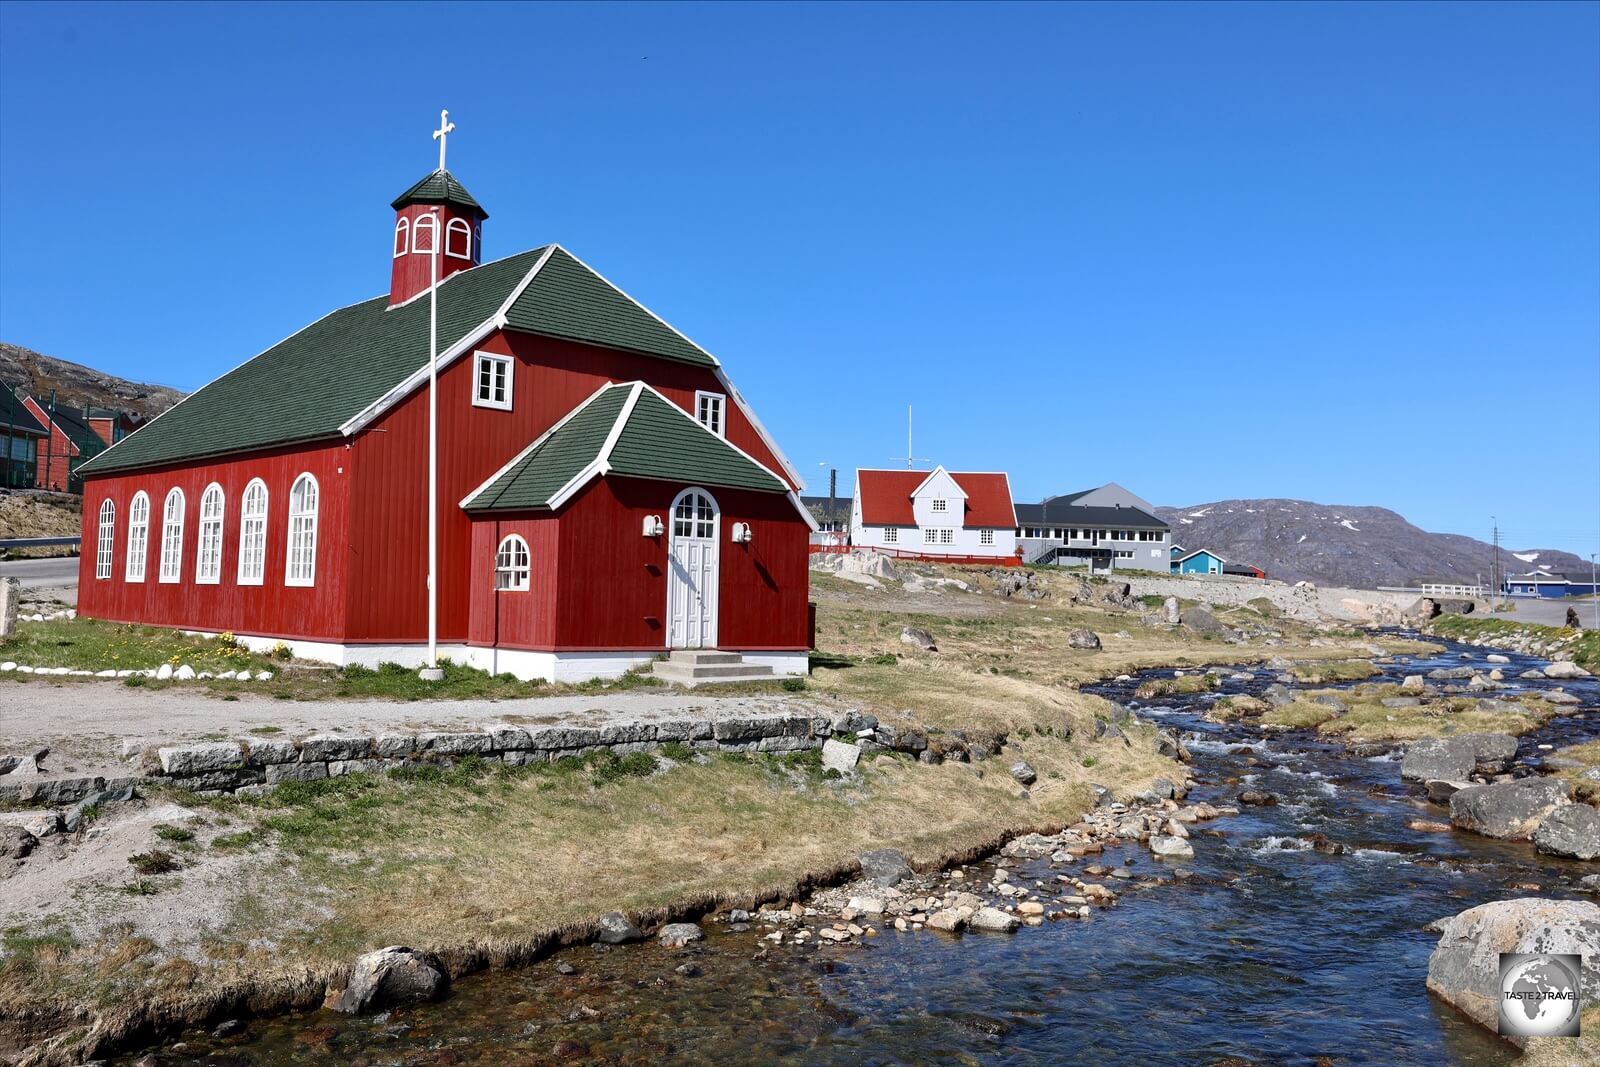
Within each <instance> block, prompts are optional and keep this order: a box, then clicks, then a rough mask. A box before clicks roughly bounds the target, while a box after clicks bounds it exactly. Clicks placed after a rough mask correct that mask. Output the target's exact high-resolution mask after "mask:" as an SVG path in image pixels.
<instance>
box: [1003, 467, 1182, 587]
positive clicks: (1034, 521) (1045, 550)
mask: <svg viewBox="0 0 1600 1067" xmlns="http://www.w3.org/2000/svg"><path fill="white" fill-rule="evenodd" d="M1014 507H1015V509H1016V513H1017V544H1018V546H1019V547H1020V548H1021V550H1022V558H1023V561H1024V562H1026V563H1053V564H1055V565H1057V566H1062V567H1087V568H1088V569H1089V570H1091V571H1095V572H1106V571H1112V570H1117V569H1121V570H1145V571H1162V572H1165V571H1166V570H1167V569H1168V567H1169V565H1170V564H1169V555H1170V549H1171V542H1170V535H1171V528H1170V527H1169V526H1168V525H1167V524H1166V523H1165V522H1164V521H1162V520H1161V519H1159V518H1157V517H1156V515H1155V507H1154V506H1153V505H1151V504H1150V503H1149V502H1148V501H1146V500H1144V499H1143V498H1142V497H1138V496H1135V495H1134V494H1133V493H1130V492H1129V491H1128V490H1126V489H1124V488H1123V487H1122V486H1120V485H1117V484H1116V483H1115V482H1111V483H1108V484H1106V485H1103V486H1100V487H1099V488H1098V489H1085V490H1083V491H1081V492H1076V493H1063V494H1060V495H1057V496H1051V497H1046V498H1045V499H1044V500H1042V501H1040V502H1039V503H1037V504H1022V503H1018V504H1015V505H1014Z"/></svg>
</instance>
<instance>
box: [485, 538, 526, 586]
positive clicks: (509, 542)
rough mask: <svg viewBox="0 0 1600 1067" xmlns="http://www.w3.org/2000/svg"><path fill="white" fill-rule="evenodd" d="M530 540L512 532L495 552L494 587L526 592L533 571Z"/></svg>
mask: <svg viewBox="0 0 1600 1067" xmlns="http://www.w3.org/2000/svg"><path fill="white" fill-rule="evenodd" d="M531 569H532V568H531V567H530V565H529V556H528V542H526V541H524V540H523V539H522V538H520V537H518V536H517V535H516V534H512V535H511V536H510V537H507V538H506V539H505V540H504V541H501V542H500V547H499V549H497V550H496V551H495V554H494V587H495V588H496V589H497V590H499V591H500V592H502V593H525V592H527V591H528V584H529V583H528V577H529V573H530V571H531Z"/></svg>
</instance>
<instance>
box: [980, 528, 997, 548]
mask: <svg viewBox="0 0 1600 1067" xmlns="http://www.w3.org/2000/svg"><path fill="white" fill-rule="evenodd" d="M978 544H980V545H992V544H994V531H993V530H979V531H978Z"/></svg>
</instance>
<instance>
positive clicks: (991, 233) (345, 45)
mask: <svg viewBox="0 0 1600 1067" xmlns="http://www.w3.org/2000/svg"><path fill="white" fill-rule="evenodd" d="M1597 41H1600V6H1597V5H1594V4H1583V5H1580V4H1565V5H1551V6H1539V5H1528V4H1524V5H1516V6H1503V7H1502V6H1494V5H1483V4H1475V5H1427V6H1407V5H1398V4H1396V5H1375V6H1363V5H1357V4H1349V5H1341V6H1327V7H1321V6H1307V5H1264V6H1252V5H1242V4H1241V5H1230V6H1217V7H1208V6H1205V5H1182V6H1171V7H1165V6H1160V5H1153V4H1145V5H1136V6H1123V7H1117V6H1089V5H1079V6H1055V7H1051V6H1045V5H1026V6H1004V5H983V6H958V5H940V6H917V5H910V4H900V5H886V6H846V5H842V4H833V5H826V6H803V5H798V4H794V5H777V6H754V5H751V6H736V5H731V4H727V5H714V6H669V5H659V4H658V5H649V6H628V5H614V6H599V5H588V6H554V7H513V6H510V5H506V6H486V7H470V6H466V5H451V6H448V7H438V8H427V7H424V6H421V5H411V6H396V7H391V8H385V7H382V6H349V7H321V8H318V7H314V6H311V5H305V4H299V5H284V6H281V7H269V6H254V7H253V6H248V5H228V6H217V7H206V6H198V5H196V6H141V5H136V4H120V5H115V6H90V5H66V4H51V5H29V4H22V3H14V2H12V3H7V4H5V5H4V6H3V7H0V338H3V339H4V340H8V341H12V342H15V343H19V344H23V345H27V346H29V347H32V348H36V349H39V350H41V351H44V352H47V353H50V354H52V355H57V356H61V357H64V358H67V359H72V360H77V361H80V362H84V363H88V364H91V365H94V366H97V367H100V368H103V369H106V370H109V371H112V372H114V373H117V374H121V375H124V376H127V377H131V378H137V379H145V380H154V381H159V382H164V383H168V384H171V385H175V386H178V387H180V388H185V389H192V388H195V387H197V386H199V385H201V384H203V383H205V382H206V381H208V380H210V379H211V378H213V377H215V376H217V375H218V374H219V373H221V372H222V371H224V370H226V369H228V368H230V367H232V366H233V365H235V364H236V363H238V362H241V361H242V360H243V359H245V358H247V357H249V356H251V355H253V354H254V353H256V352H258V351H260V350H261V349H262V348H264V347H266V346H267V345H269V344H271V343H273V342H275V341H277V340H278V339H279V338H281V337H283V336H285V335H287V334H289V333H292V332H294V331H295V330H296V329H298V328H300V327H301V326H303V325H305V324H306V323H307V322H309V321H311V320H313V319H315V318H317V317H319V316H320V315H322V314H324V313H325V312H327V311H328V310H330V309H331V308H333V307H336V306H342V305H344V304H348V303H352V302H354V301H356V300H358V299H362V298H365V297H368V296H371V295H374V294H376V293H378V292H381V291H383V290H384V289H385V288H386V286H387V284H388V270H389V254H388V242H389V239H390V227H391V225H392V214H391V212H390V210H389V208H388V202H389V200H390V199H391V198H393V197H394V196H395V195H396V194H398V193H399V192H400V191H401V190H403V189H404V188H406V187H407V186H408V185H409V184H411V183H412V182H413V181H415V180H416V179H417V178H418V177H420V176H421V175H423V174H424V173H426V172H427V171H428V170H430V169H432V167H433V166H434V165H435V163H436V154H435V150H434V143H433V142H432V141H431V140H430V139H429V131H431V130H432V129H433V128H434V126H435V125H436V124H437V118H438V111H439V109H440V108H441V107H448V108H449V109H450V112H451V117H452V119H453V120H454V121H455V122H457V123H458V126H459V129H458V131H457V133H456V135H455V136H454V137H452V139H451V151H450V167H451V170H452V171H453V172H455V173H456V174H457V175H458V176H459V177H460V178H461V179H462V180H463V182H465V184H466V185H467V186H468V188H470V189H471V190H472V192H473V194H474V195H475V196H477V197H478V199H479V200H481V201H482V202H483V203H484V204H485V206H486V207H487V208H488V210H489V212H490V215H491V217H490V219H489V221H488V223H487V224H486V227H485V242H486V247H487V250H488V255H489V256H490V258H496V257H498V256H501V255H506V254H510V253H513V252H517V251H520V250H523V249H526V248H530V247H533V246H536V245H539V244H543V243H545V242H548V241H552V240H554V241H559V242H561V243H562V244H564V245H566V246H567V247H568V248H570V249H572V250H573V251H574V252H576V253H577V254H578V255H579V256H581V257H583V258H584V259H585V260H587V261H588V262H590V263H591V264H593V265H594V266H596V267H597V268H599V269H600V270H601V271H602V272H604V273H605V274H607V275H608V276H609V277H611V278H612V279H613V280H614V281H616V282H617V283H618V284H620V285H622V286H623V287H624V288H626V289H628V290H629V291H630V292H631V293H632V294H633V295H635V296H637V297H639V298H640V299H641V300H643V301H644V302H645V303H646V304H648V305H649V306H651V307H652V308H653V309H654V310H656V311H657V312H659V313H660V314H662V315H663V316H664V317H666V318H667V319H668V320H669V321H671V322H672V323H673V324H674V325H676V326H678V327H679V328H680V329H681V330H683V331H684V332H685V333H687V334H688V335H689V336H691V337H693V338H694V339H695V340H697V341H698V342H700V343H701V344H702V345H704V346H706V347H707V348H709V349H710V350H711V351H713V352H715V353H717V354H718V356H719V357H720V358H721V359H722V360H723V361H724V363H725V364H726V365H727V366H728V368H729V371H730V373H731V374H732V376H733V378H734V380H735V381H736V382H738V383H739V385H740V387H741V389H742V390H743V391H744V392H745V393H746V394H747V396H748V397H749V398H750V399H751V400H752V402H753V403H754V404H755V406H756V408H757V410H758V411H759V412H760V414H761V416H762V418H763V420H764V421H765V422H766V423H767V424H768V426H769V427H770V428H771V429H772V430H773V432H774V434H775V435H776V436H777V438H778V440H779V441H780V443H781V444H782V446H783V447H784V449H785V450H786V451H787V452H788V454H789V455H790V457H791V459H792V460H793V461H794V462H795V464H796V466H797V467H799V468H800V469H801V470H802V473H804V474H805V475H806V476H807V478H808V480H810V482H811V483H812V487H813V489H814V490H815V489H818V488H821V489H823V490H825V488H826V473H825V470H824V468H823V467H822V466H821V464H825V463H826V464H831V465H834V466H838V467H840V468H845V469H848V468H853V467H855V466H858V465H859V466H890V465H894V457H896V456H903V455H904V452H905V410H906V405H907V404H914V405H915V406H916V414H917V438H916V451H917V453H918V454H919V455H920V456H924V457H929V458H931V459H932V460H934V461H937V462H942V463H945V464H946V465H948V466H951V467H953V468H958V469H959V468H971V469H1004V470H1008V471H1010V472H1011V475H1012V483H1013V488H1014V490H1015V493H1016V496H1017V498H1018V499H1021V500H1034V499H1038V498H1039V497H1040V496H1042V495H1045V494H1047V493H1051V492H1057V491H1066V490H1074V489H1080V488H1083V487H1085V486H1089V485H1094V484H1099V483H1102V482H1105V481H1110V480H1115V481H1118V482H1121V483H1123V484H1125V485H1127V486H1129V487H1130V488H1132V489H1134V490H1135V491H1136V492H1138V493H1140V494H1141V495H1143V496H1145V497H1147V498H1149V499H1151V500H1153V501H1155V502H1157V503H1163V504H1190V503H1199V502H1202V501H1209V500H1214V499H1219V498H1227V497H1261V496H1285V497H1301V498H1307V499H1313V500H1317V501H1322V502H1326V503H1343V504H1376V505H1382V506H1387V507H1392V508H1394V509H1396V510H1398V511H1400V512H1401V513H1402V514H1404V515H1406V516H1407V517H1408V518H1410V519H1412V520H1413V521H1415V522H1417V523H1418V524H1419V525H1422V526H1424V527H1425V528H1429V529H1435V530H1447V531H1451V532H1460V533H1467V534H1472V535H1475V536H1486V535H1487V533H1488V527H1489V516H1490V515H1491V514H1495V515H1497V516H1498V517H1499V520H1500V524H1501V526H1502V528H1503V529H1505V530H1507V531H1508V534H1509V540H1510V541H1511V542H1513V543H1514V544H1515V545H1516V546H1520V547H1532V546H1535V545H1537V546H1540V547H1560V548H1567V549H1569V550H1572V551H1578V552H1582V553H1584V554H1587V553H1589V552H1592V551H1595V550H1596V549H1597V548H1600V543H1597V542H1600V533H1597V529H1600V296H1597V294H1600V46H1597ZM841 477H842V480H843V481H846V482H848V477H847V476H844V475H842V476H841Z"/></svg>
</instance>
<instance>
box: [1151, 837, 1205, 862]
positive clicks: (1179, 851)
mask: <svg viewBox="0 0 1600 1067" xmlns="http://www.w3.org/2000/svg"><path fill="white" fill-rule="evenodd" d="M1150 851H1151V852H1153V853H1155V854H1156V855H1157V856H1166V857H1169V858H1172V859H1183V860H1187V859H1193V858H1194V849H1193V848H1192V847H1191V846H1190V845H1189V842H1188V841H1185V840H1184V839H1183V838H1181V837H1165V836H1162V835H1160V834H1153V835H1151V838H1150Z"/></svg>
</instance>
